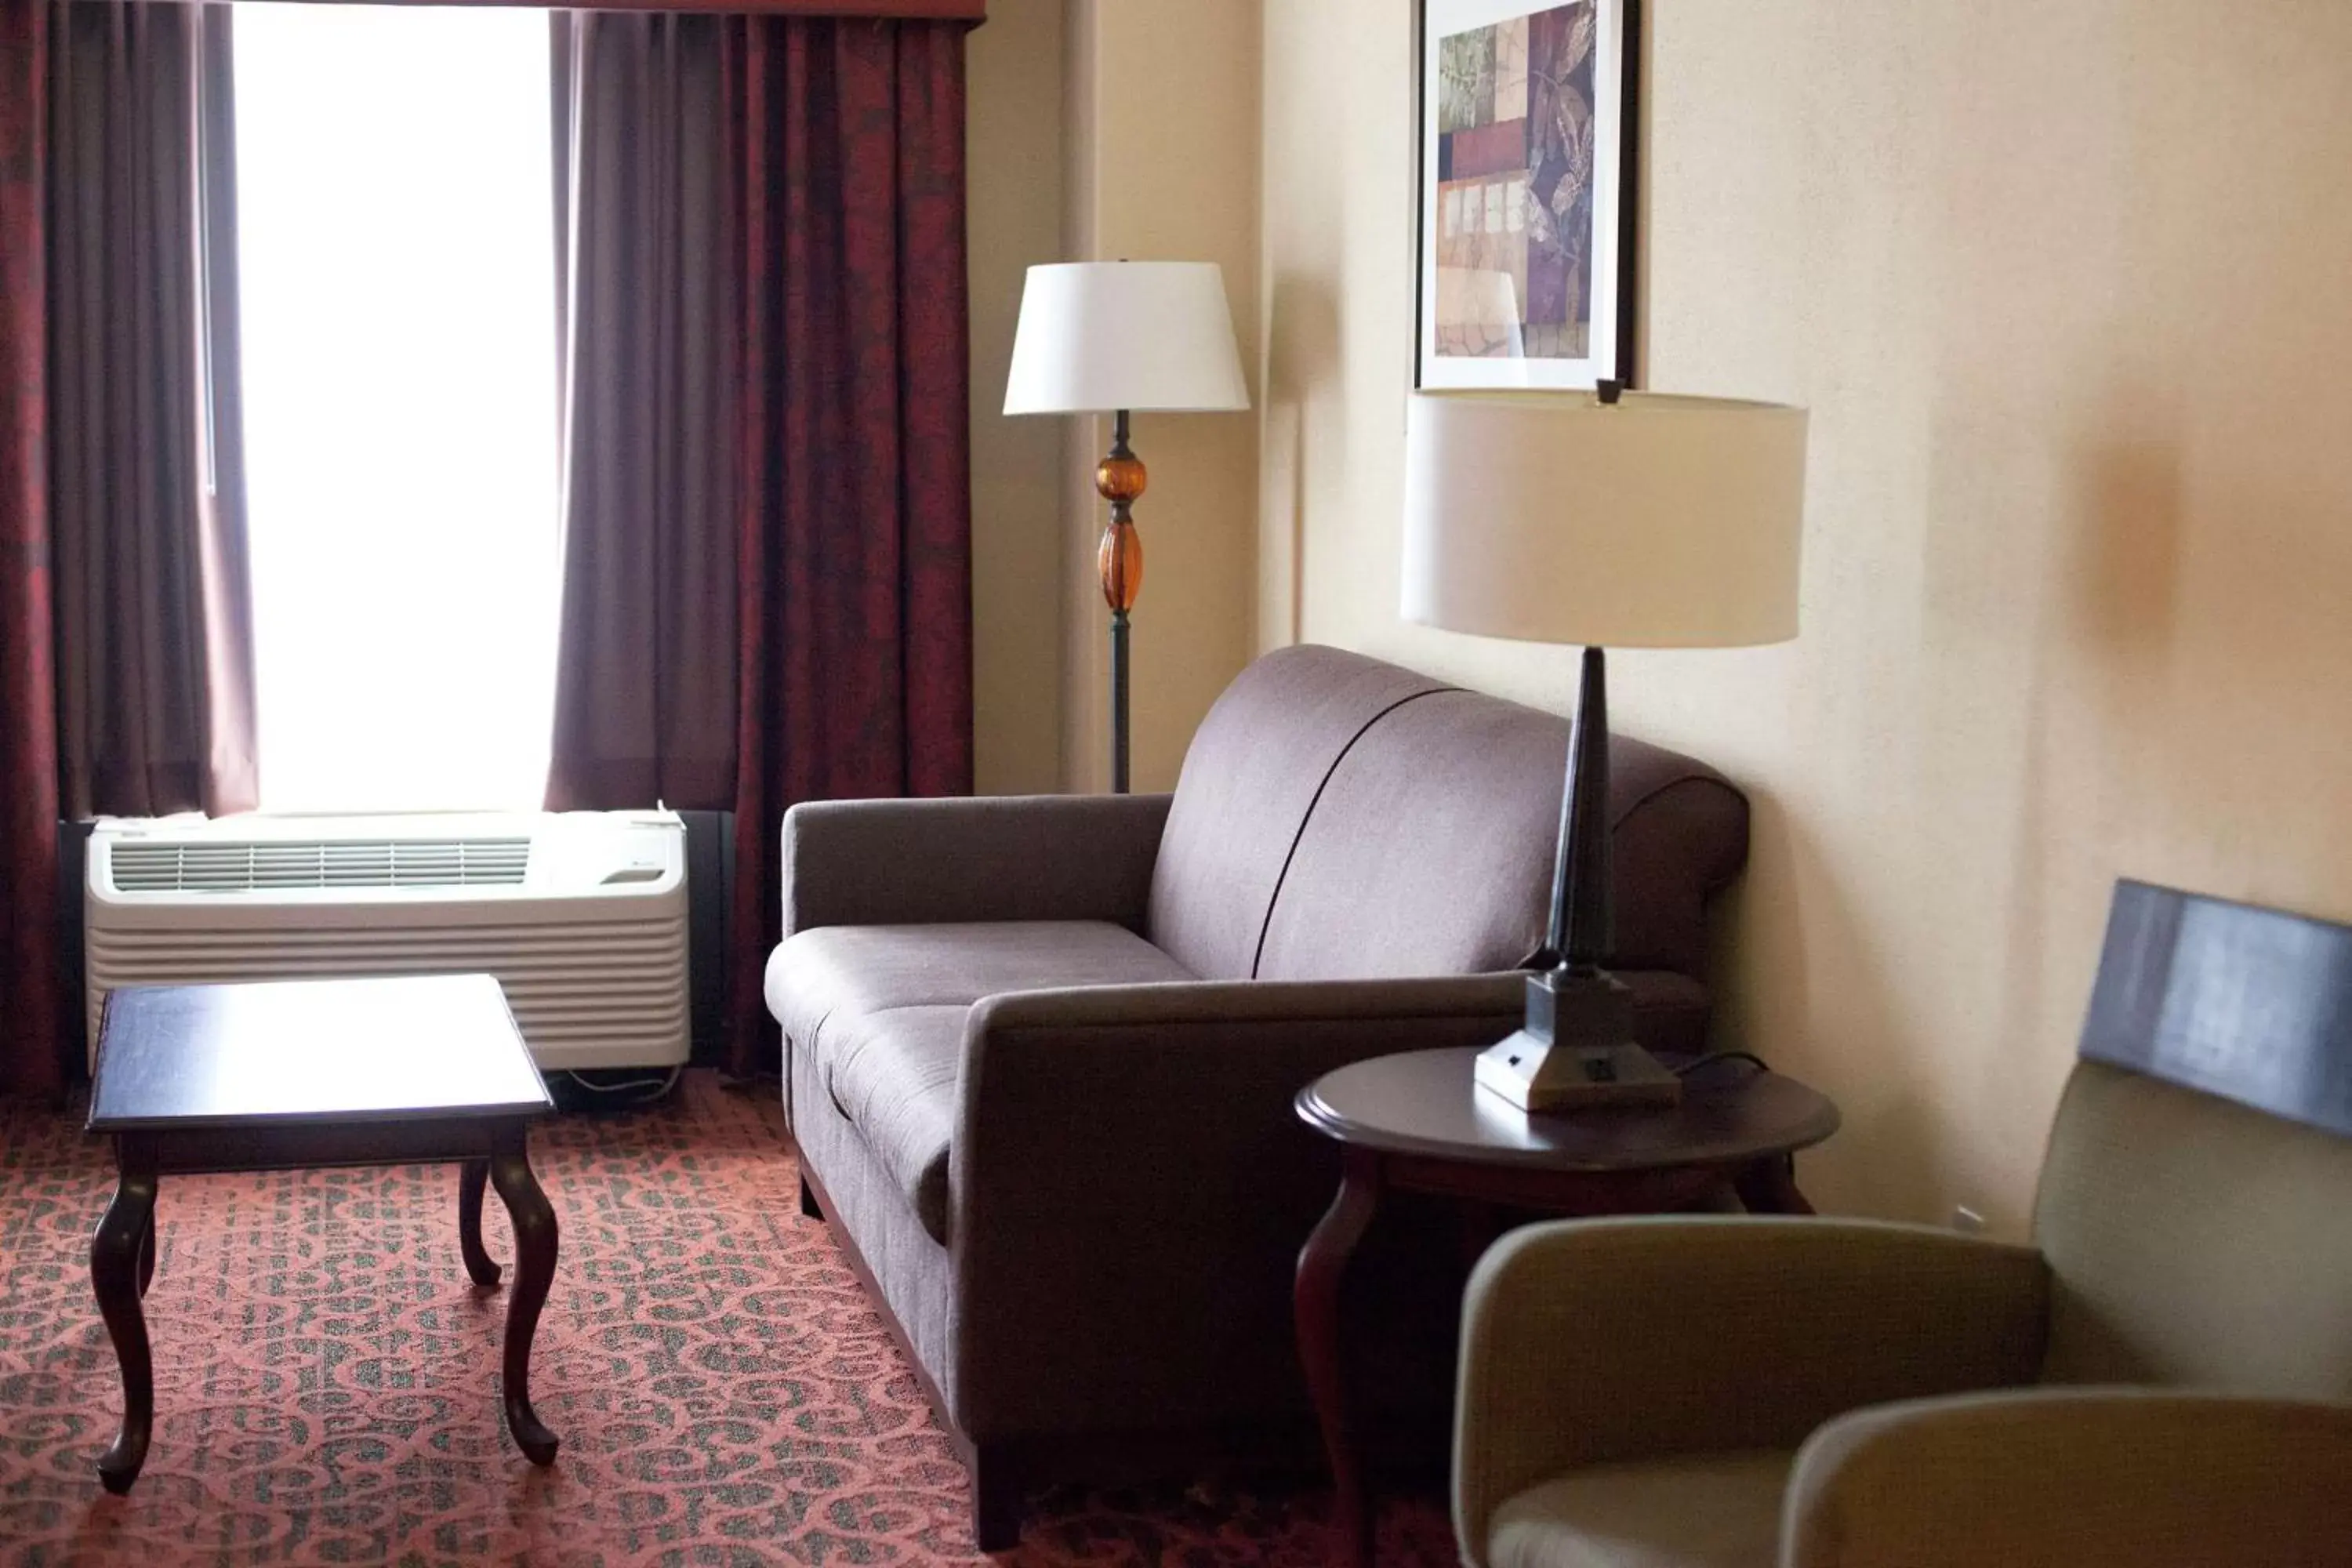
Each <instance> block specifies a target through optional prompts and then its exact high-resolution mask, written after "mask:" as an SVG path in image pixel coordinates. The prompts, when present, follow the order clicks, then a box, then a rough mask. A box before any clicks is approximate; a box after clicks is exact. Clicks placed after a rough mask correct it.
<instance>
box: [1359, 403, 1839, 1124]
mask: <svg viewBox="0 0 2352 1568" xmlns="http://www.w3.org/2000/svg"><path fill="white" fill-rule="evenodd" d="M1804 491H1805V414H1804V411H1803V410H1802V409H1799V408H1784V407H1781V406H1779V405H1774V404H1768V403H1738V402H1732V401H1729V400H1727V399H1718V398H1705V397H1664V396H1658V395H1644V394H1640V393H1622V394H1620V393H1619V392H1618V391H1617V390H1616V389H1615V388H1614V387H1613V386H1603V387H1602V388H1601V391H1599V392H1598V393H1572V392H1558V393H1554V392H1420V393H1416V394H1414V395H1412V399H1411V406H1410V408H1409V410H1408V412H1407V416H1406V421H1405V519H1404V561H1403V606H1402V607H1403V612H1404V615H1405V618H1406V619H1408V620H1412V621H1419V622H1422V623H1423V624H1424V625H1428V626H1444V627H1447V628H1449V629H1451V630H1454V631H1462V632H1477V633H1482V634H1484V635H1486V636H1488V637H1516V638H1519V639H1521V640H1524V641H1528V642H1544V643H1571V644H1577V645H1580V646H1581V647H1583V649H1584V658H1583V663H1582V668H1581V670H1580V677H1581V681H1580V689H1579V694H1578V701H1577V708H1576V718H1575V721H1574V722H1573V723H1572V724H1571V725H1570V731H1569V750H1568V774H1567V779H1566V784H1565V788H1564V791H1563V793H1562V796H1561V800H1560V815H1559V848H1558V850H1557V853H1556V856H1555V858H1554V860H1553V865H1552V900H1551V918H1550V923H1549V929H1548V931H1547V932H1546V936H1545V942H1544V946H1543V949H1542V950H1541V952H1539V953H1538V958H1537V963H1535V964H1534V965H1533V966H1532V967H1534V968H1535V970H1536V971H1537V972H1536V973H1532V974H1530V975H1529V976H1528V982H1527V1012H1526V1021H1525V1024H1524V1026H1522V1027H1521V1028H1520V1029H1519V1030H1518V1032H1517V1033H1516V1034H1514V1035H1512V1036H1511V1037H1509V1038H1508V1039H1506V1040H1504V1041H1503V1042H1501V1043H1500V1044H1499V1045H1496V1046H1495V1047H1492V1048H1490V1049H1489V1050H1487V1051H1486V1053H1485V1054H1484V1055H1483V1056H1481V1057H1480V1058H1479V1060H1478V1069H1477V1081H1478V1083H1479V1084H1480V1085H1481V1086H1482V1087H1483V1088H1485V1089H1491V1090H1493V1091H1494V1092H1495V1093H1496V1094H1499V1095H1500V1096H1502V1097H1503V1098H1504V1099H1506V1100H1509V1101H1510V1102H1511V1103H1512V1104H1514V1105H1517V1106H1519V1107H1521V1108H1522V1109H1524V1110H1564V1109H1569V1108H1572V1107H1576V1106H1581V1105H1591V1104H1596V1103H1605V1102H1607V1101H1611V1100H1673V1099H1675V1097H1676V1095H1677V1094H1678V1092H1679V1089H1680V1080H1679V1079H1676V1078H1675V1076H1674V1074H1673V1073H1671V1072H1669V1071H1667V1070H1666V1068H1664V1067H1662V1066H1660V1065H1659V1063H1658V1062H1657V1061H1656V1060H1655V1059H1654V1058H1652V1057H1651V1056H1650V1054H1649V1053H1648V1052H1647V1051H1645V1050H1643V1048H1642V1047H1640V1046H1638V1045H1636V1044H1634V1043H1633V1001H1632V994H1631V993H1629V992H1628V991H1627V990H1626V988H1625V987H1624V985H1623V984H1621V983H1620V982H1618V981H1617V980H1615V979H1614V978H1612V976H1611V975H1610V974H1609V973H1608V972H1607V971H1606V970H1605V969H1603V968H1602V967H1601V965H1602V963H1603V961H1604V960H1605V959H1606V958H1607V957H1608V955H1609V949H1610V946H1611V942H1612V934H1611V921H1612V915H1611V898H1612V890H1611V888H1610V868H1609V828H1610V824H1609V821H1608V816H1607V813H1608V803H1609V700H1608V690H1607V683H1606V670H1605V668H1604V664H1603V656H1602V653H1601V649H1602V648H1603V647H1738V646H1741V645H1744V644H1752V643H1770V642H1781V641H1785V640H1786V639H1788V638H1790V637H1795V636H1796V635H1797V560H1798V545H1799V542H1800V538H1801V533H1802V526H1803V517H1804Z"/></svg>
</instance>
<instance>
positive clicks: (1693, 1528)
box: [1486, 1448, 1796, 1568]
mask: <svg viewBox="0 0 2352 1568" xmlns="http://www.w3.org/2000/svg"><path fill="white" fill-rule="evenodd" d="M1795 1458H1796V1456H1795V1455H1794V1454H1793V1453H1790V1452H1789V1451H1788V1450H1785V1449H1780V1448H1759V1449H1748V1450H1743V1451H1740V1452H1736V1453H1726V1454H1701V1455H1694V1456H1692V1457H1689V1458H1675V1459H1664V1460H1656V1461H1652V1462H1648V1463H1642V1464H1621V1465H1594V1466H1591V1467H1590V1468H1585V1469H1580V1470H1578V1471H1576V1472H1574V1473H1573V1474H1570V1475H1566V1476H1562V1477H1560V1478H1559V1479H1558V1480H1551V1481H1546V1482H1544V1483H1543V1484H1542V1485H1541V1486H1537V1487H1530V1488H1528V1489H1527V1490H1526V1491H1523V1492H1521V1493H1519V1494H1518V1496H1517V1497H1515V1498H1513V1499H1511V1500H1509V1501H1508V1502H1507V1503H1505V1504H1504V1505H1503V1506H1502V1507H1500V1508H1498V1509H1496V1510H1495V1518H1494V1521H1493V1523H1492V1526H1491V1528H1490V1529H1489V1530H1488V1531H1487V1536H1486V1562H1487V1563H1488V1565H1489V1568H1773V1564H1774V1563H1776V1562H1777V1561H1778V1560H1779V1555H1780V1500H1781V1496H1782V1494H1783V1493H1784V1492H1785V1491H1786V1490H1787V1489H1788V1484H1789V1470H1790V1466H1791V1465H1792V1464H1793V1463H1794V1461H1795Z"/></svg>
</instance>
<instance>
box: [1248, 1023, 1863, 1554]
mask: <svg viewBox="0 0 2352 1568" xmlns="http://www.w3.org/2000/svg"><path fill="white" fill-rule="evenodd" d="M1477 1058H1478V1052H1477V1050H1476V1049H1475V1048H1470V1049H1460V1050H1446V1051H1405V1052H1402V1053H1400V1054H1398V1055H1395V1056H1386V1057H1372V1058H1367V1059H1366V1060H1363V1061H1360V1062H1355V1063H1351V1064H1350V1065H1349V1066H1347V1067H1343V1068H1338V1069H1336V1070H1335V1071H1332V1072H1328V1073H1326V1074H1324V1075H1323V1076H1322V1077H1321V1078H1319V1079H1316V1080H1315V1081H1314V1082H1313V1083H1311V1084H1309V1085H1307V1087H1306V1088H1305V1089H1301V1090H1299V1091H1298V1100H1297V1110H1298V1117H1299V1120H1300V1121H1304V1122H1306V1123H1307V1126H1309V1127H1312V1128H1313V1129H1315V1130H1316V1131H1318V1132H1320V1133H1323V1134H1324V1135H1325V1136H1327V1137H1329V1138H1332V1139H1336V1140H1337V1141H1338V1142H1339V1144H1340V1148H1341V1153H1340V1178H1339V1195H1338V1196H1337V1197H1335V1198H1334V1199H1333V1200H1332V1202H1331V1207H1330V1209H1329V1211H1328V1213H1326V1214H1325V1215H1324V1216H1323V1219H1322V1222H1321V1223H1320V1224H1318V1226H1316V1227H1315V1231H1314V1234H1313V1235H1311V1236H1309V1237H1307V1245H1306V1247H1303V1248H1302V1249H1301V1250H1300V1252H1299V1254H1298V1278H1297V1289H1296V1293H1295V1295H1294V1297H1293V1303H1294V1309H1295V1310H1296V1313H1297V1324H1298V1355H1299V1360H1300V1361H1301V1362H1302V1363H1304V1365H1305V1369H1306V1373H1307V1391H1308V1393H1309V1394H1311V1395H1312V1396H1313V1398H1314V1401H1315V1414H1316V1417H1317V1419H1318V1421H1320V1422H1321V1424H1322V1427H1323V1446H1324V1448H1325V1451H1326V1452H1327V1453H1328V1456H1329V1458H1330V1461H1331V1479H1332V1482H1333V1485H1334V1487H1335V1488H1336V1489H1337V1491H1338V1494H1339V1497H1338V1504H1337V1507H1338V1510H1339V1525H1340V1529H1341V1531H1342V1534H1343V1541H1344V1551H1345V1552H1346V1556H1347V1560H1348V1561H1349V1563H1357V1564H1361V1563H1369V1562H1370V1560H1371V1541H1372V1533H1371V1494H1370V1490H1369V1489H1367V1488H1366V1486H1365V1484H1364V1479H1363V1468H1362V1465H1361V1462H1360V1458H1359V1457H1358V1455H1357V1452H1356V1445H1355V1439H1354V1434H1353V1432H1352V1430H1351V1428H1350V1422H1349V1398H1348V1387H1347V1377H1346V1375H1345V1373H1344V1370H1343V1367H1344V1361H1343V1357H1342V1354H1341V1337H1340V1334H1341V1324H1340V1318H1339V1287H1340V1282H1341V1281H1342V1280H1343V1279H1345V1278H1346V1275H1347V1272H1348V1262H1349V1258H1352V1257H1353V1256H1354V1255H1355V1250H1356V1244H1357V1243H1358V1242H1360V1241H1361V1240H1362V1239H1363V1236H1364V1232H1365V1230H1366V1228H1367V1227H1368V1226H1370V1224H1371V1222H1372V1215H1373V1213H1374V1212H1375V1211H1376V1210H1377V1209H1378V1208H1379V1206H1380V1198H1381V1194H1382V1193H1383V1192H1416V1193H1434V1194H1440V1195H1443V1196H1447V1197H1452V1198H1455V1199H1458V1200H1460V1201H1461V1202H1462V1203H1463V1205H1465V1226H1467V1228H1468V1230H1469V1233H1470V1237H1471V1239H1472V1240H1473V1241H1474V1243H1475V1244H1476V1245H1478V1246H1483V1245H1484V1243H1485V1242H1487V1241H1491V1240H1492V1239H1493V1238H1494V1230H1495V1228H1496V1223H1497V1222H1496V1211H1497V1209H1498V1208H1514V1209H1537V1210H1542V1211H1544V1212H1547V1213H1549V1214H1555V1215H1617V1214H1658V1213H1666V1212H1671V1211H1673V1210H1675V1209H1683V1208H1689V1207H1692V1206H1693V1205H1697V1204H1700V1203H1703V1202H1705V1201H1706V1200H1707V1199H1708V1198H1709V1197H1710V1196H1713V1195H1716V1194H1722V1193H1728V1194H1734V1195H1736V1196H1737V1197H1738V1199H1739V1200H1740V1201H1741V1202H1742V1203H1743V1204H1744V1205H1746V1206H1747V1207H1748V1208H1749V1209H1751V1210H1757V1211H1760V1212H1765V1213H1772V1214H1811V1212H1812V1207H1811V1205H1809V1204H1808V1203H1806V1202H1805V1199H1804V1194H1801V1193H1800V1192H1798V1191H1797V1187H1796V1184H1795V1182H1794V1180H1793V1179H1792V1178H1791V1176H1790V1168H1789V1158H1788V1157H1789V1155H1790V1154H1791V1153H1792V1152H1795V1151H1797V1150H1799V1149H1804V1148H1810V1147H1811V1145H1813V1144H1815V1143H1818V1142H1821V1141H1822V1139H1824V1138H1827V1137H1828V1136H1829V1135H1830V1134H1831V1133H1832V1132H1834V1131H1837V1125H1838V1113H1837V1107H1835V1106H1834V1105H1832V1104H1831V1103H1830V1101H1829V1100H1828V1099H1827V1098H1826V1097H1824V1096H1823V1095H1821V1094H1819V1093H1817V1092H1815V1091H1814V1090H1812V1089H1807V1088H1806V1087H1805V1086H1804V1085H1803V1084H1801V1083H1799V1082H1798V1081H1797V1080H1796V1079H1790V1078H1783V1077H1781V1076H1780V1074H1778V1073H1774V1072H1766V1071H1763V1070H1761V1069H1759V1068H1756V1067H1754V1066H1752V1065H1750V1064H1749V1063H1748V1062H1747V1061H1745V1060H1742V1059H1738V1058H1718V1059H1714V1060H1709V1061H1707V1062H1706V1063H1705V1064H1704V1065H1701V1066H1699V1067H1697V1068H1695V1069H1694V1070H1693V1071H1692V1072H1691V1074H1690V1075H1689V1076H1688V1077H1686V1078H1685V1079H1684V1082H1683V1098H1682V1100H1680V1101H1679V1102H1678V1103H1676V1104H1674V1105H1664V1106H1643V1105H1622V1106H1611V1107H1606V1108H1602V1109H1597V1110H1583V1111H1568V1112H1541V1113H1537V1114H1532V1115H1531V1114H1529V1113H1528V1112H1527V1111H1524V1110H1519V1109H1518V1108H1517V1107H1516V1106H1514V1105H1512V1104H1510V1103H1509V1102H1508V1101H1507V1100H1503V1099H1502V1098H1500V1097H1499V1096H1497V1095H1495V1094H1492V1093H1489V1092H1488V1091H1486V1090H1485V1089H1479V1088H1477V1087H1476V1085H1475V1082H1474V1081H1473V1079H1472V1077H1471V1068H1472V1064H1473V1063H1474V1062H1475V1061H1476V1060H1477Z"/></svg>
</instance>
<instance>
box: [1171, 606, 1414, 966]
mask: <svg viewBox="0 0 2352 1568" xmlns="http://www.w3.org/2000/svg"><path fill="white" fill-rule="evenodd" d="M1443 689H1444V683H1443V682H1442V681H1436V680H1432V679H1429V678H1428V677H1427V676H1423V675H1416V674H1414V673H1413V672H1412V671H1411V670H1408V669H1400V668H1397V667H1396V666H1394V665H1390V664H1382V663H1381V662H1380V661H1378V660H1377V659H1370V658H1363V657H1361V656H1360V655H1358V654H1352V653H1347V652H1343V651H1342V650H1340V649H1339V648H1331V647H1312V646H1308V647H1289V648H1283V649H1281V650H1279V651H1277V652H1275V653H1270V654H1267V655H1266V656H1265V658H1260V659H1259V660H1257V661H1256V662H1255V663H1254V664H1252V665H1251V666H1250V667H1249V668H1247V669H1244V671H1242V673H1241V674H1240V675H1239V676H1237V677H1235V678H1234V683H1233V684H1232V685H1231V686H1228V687H1227V688H1226V689H1225V691H1224V694H1223V696H1221V697H1219V698H1218V699H1217V701H1216V704H1215V706H1213V707H1212V708H1211V709H1210V710H1209V713H1208V716H1207V717H1206V718H1205V719H1203V720H1202V721H1201V728H1200V730H1199V731H1198V732H1197V733H1195V734H1194V735H1193V737H1192V749H1191V750H1190V751H1188V752H1185V754H1184V770H1183V773H1182V774H1181V776H1180V777H1179V779H1178V781H1177V784H1176V798H1175V800H1174V802H1173V803H1172V804H1171V805H1170V807H1169V811H1168V826H1167V828H1166V830H1165V831H1164V832H1163V833H1162V835H1161V837H1160V859H1159V862H1158V864H1157V866H1156V867H1155V868H1154V869H1153V872H1152V878H1151V914H1150V930H1149V935H1150V938H1151V940H1152V942H1154V943H1156V944H1157V945H1158V946H1159V947H1160V948H1161V949H1162V950H1163V951H1165V952H1167V953H1169V955H1170V956H1171V957H1173V958H1174V959H1175V960H1176V961H1177V962H1178V963H1181V964H1182V965H1184V967H1185V968H1187V969H1189V970H1191V971H1192V973H1195V974H1197V975H1200V976H1201V977H1202V979H1205V980H1246V979H1248V978H1249V977H1250V976H1251V975H1252V974H1253V973H1255V969H1256V963H1257V952H1258V942H1259V939H1260V937H1261V936H1262V935H1263V934H1264V932H1265V921H1266V912H1267V910H1270V909H1271V908H1272V907H1273V904H1274V895H1275V889H1276V887H1277V886H1278V885H1279V884H1280V883H1281V881H1282V872H1283V867H1284V865H1285V864H1286V862H1287V860H1288V859H1289V857H1290V850H1291V846H1292V845H1293V844H1295V843H1296V842H1297V838H1298V833H1299V829H1300V828H1301V827H1302V826H1304V825H1305V823H1306V821H1307V815H1308V813H1309V812H1310V811H1311V810H1312V809H1313V807H1314V805H1315V797H1316V795H1317V794H1318V792H1319V791H1320V790H1321V789H1322V787H1323V783H1324V780H1325V779H1326V778H1327V777H1328V775H1329V773H1330V772H1331V767H1332V764H1333V763H1336V762H1337V761H1338V760H1339V757H1340V755H1341V753H1342V752H1346V751H1347V750H1348V747H1349V742H1352V741H1353V740H1354V739H1355V738H1356V736H1357V735H1358V734H1359V733H1360V732H1361V731H1363V730H1364V728H1365V726H1366V725H1368V724H1370V723H1371V722H1373V721H1375V720H1376V719H1378V718H1379V717H1380V716H1381V714H1383V713H1386V712H1388V711H1390V710H1391V709H1393V708H1395V707H1396V705H1397V704H1399V703H1401V702H1404V703H1409V702H1410V701H1411V700H1412V699H1414V698H1416V697H1421V696H1425V695H1426V694H1428V693H1430V692H1433V691H1440V690H1443Z"/></svg>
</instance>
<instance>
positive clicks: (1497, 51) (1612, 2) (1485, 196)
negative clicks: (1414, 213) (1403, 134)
mask: <svg viewBox="0 0 2352 1568" xmlns="http://www.w3.org/2000/svg"><path fill="white" fill-rule="evenodd" d="M1639 25H1640V0H1562V3H1560V4H1554V5H1545V4H1542V3H1541V0H1423V5H1422V7H1421V70H1420V83H1421V86H1420V132H1421V153H1420V156H1421V166H1420V181H1419V185H1420V190H1419V205H1420V245H1421V265H1420V296H1421V297H1420V311H1419V313H1420V344H1419V349H1418V352H1417V353H1416V355H1415V360H1414V378H1413V379H1414V382H1415V384H1417V385H1421V386H1432V387H1445V386H1454V387H1545V388H1576V387H1590V386H1592V385H1594V384H1596V383H1598V382H1601V381H1604V380H1613V381H1617V382H1620V383H1629V382H1630V381H1631V380H1632V379H1633V192H1634V191H1635V189H1636V188H1637V186H1636V184H1635V179H1634V153H1635V147H1634V126H1635V124H1636V122H1637V121H1636V116H1635V114H1634V90H1635V87H1636V84H1637V81H1638V67H1639V61H1640V58H1641V50H1640V48H1639V47H1638V41H1637V30H1638V27H1639Z"/></svg>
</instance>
